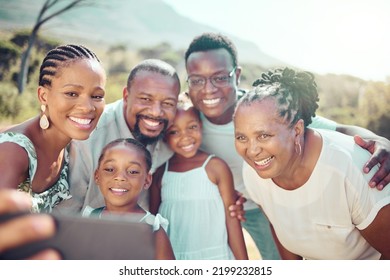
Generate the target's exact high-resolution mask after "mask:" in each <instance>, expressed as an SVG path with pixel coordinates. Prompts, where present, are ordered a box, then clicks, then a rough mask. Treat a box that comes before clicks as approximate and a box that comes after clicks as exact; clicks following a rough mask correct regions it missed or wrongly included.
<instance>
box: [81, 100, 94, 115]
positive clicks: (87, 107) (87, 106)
mask: <svg viewBox="0 0 390 280" xmlns="http://www.w3.org/2000/svg"><path fill="white" fill-rule="evenodd" d="M78 107H79V108H81V110H82V111H83V112H92V111H95V110H96V108H95V106H94V104H93V101H92V100H91V98H90V97H85V98H81V99H80V102H79V103H78Z"/></svg>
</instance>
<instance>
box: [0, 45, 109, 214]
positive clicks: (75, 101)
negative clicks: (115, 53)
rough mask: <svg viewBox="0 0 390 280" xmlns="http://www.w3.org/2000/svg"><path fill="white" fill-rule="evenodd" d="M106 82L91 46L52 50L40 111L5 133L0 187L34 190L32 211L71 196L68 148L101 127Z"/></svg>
mask: <svg viewBox="0 0 390 280" xmlns="http://www.w3.org/2000/svg"><path fill="white" fill-rule="evenodd" d="M105 82H106V75H105V71H104V69H103V67H102V65H101V63H100V61H99V59H98V58H97V56H96V55H95V54H94V53H93V52H92V51H90V50H89V49H87V48H86V47H84V46H80V45H64V46H59V47H57V48H55V49H52V50H51V51H49V52H48V53H47V55H46V57H45V58H44V60H43V62H42V65H41V67H40V74H39V86H38V89H37V93H38V99H39V102H40V104H41V113H40V115H39V116H36V117H34V118H32V119H29V120H27V121H25V122H23V123H21V124H19V125H16V126H13V127H11V128H9V129H8V130H6V131H5V132H3V133H1V134H0V190H1V189H18V190H22V191H25V192H28V193H30V194H31V196H32V201H33V205H32V211H33V212H51V210H52V208H53V207H54V206H55V205H57V204H58V203H59V202H61V201H62V200H66V199H69V198H70V197H71V196H70V193H69V185H68V182H67V178H68V154H67V151H66V147H67V146H68V144H69V143H70V142H71V140H72V139H78V140H85V139H87V138H88V137H89V135H90V133H91V132H92V130H93V129H94V128H95V127H96V124H97V122H98V120H99V117H100V115H101V114H102V112H103V109H104V105H105V102H104V94H105V89H104V88H105Z"/></svg>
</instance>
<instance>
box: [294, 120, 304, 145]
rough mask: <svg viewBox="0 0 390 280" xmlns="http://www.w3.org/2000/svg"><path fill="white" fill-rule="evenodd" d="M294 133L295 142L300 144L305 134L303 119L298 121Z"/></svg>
mask: <svg viewBox="0 0 390 280" xmlns="http://www.w3.org/2000/svg"><path fill="white" fill-rule="evenodd" d="M294 133H295V135H294V138H295V141H294V142H295V143H297V142H300V139H301V137H302V136H303V134H304V133H305V122H304V121H303V120H302V119H300V120H298V121H297V123H296V124H295V125H294Z"/></svg>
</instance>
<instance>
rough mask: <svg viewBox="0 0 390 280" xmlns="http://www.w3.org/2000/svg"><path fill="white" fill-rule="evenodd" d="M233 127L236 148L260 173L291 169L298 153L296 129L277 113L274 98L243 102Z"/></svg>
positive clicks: (274, 173)
mask: <svg viewBox="0 0 390 280" xmlns="http://www.w3.org/2000/svg"><path fill="white" fill-rule="evenodd" d="M234 127H235V146H236V150H237V152H238V153H239V154H240V156H241V157H243V158H244V160H245V161H246V162H247V163H248V164H249V165H250V166H251V167H252V168H253V169H255V170H256V172H257V174H258V175H259V176H260V177H262V178H264V179H267V178H277V177H278V176H283V175H285V174H286V173H288V172H289V169H290V166H291V165H292V163H293V161H294V159H295V158H296V157H297V153H296V152H295V139H296V135H297V131H296V127H295V126H294V127H293V128H290V127H289V123H288V122H286V121H285V120H284V119H283V118H281V117H280V116H279V115H278V110H277V107H276V104H275V101H274V99H272V98H267V99H263V100H262V101H255V102H253V103H251V104H241V105H240V106H239V107H238V108H237V110H236V113H235V116H234ZM298 133H299V132H298Z"/></svg>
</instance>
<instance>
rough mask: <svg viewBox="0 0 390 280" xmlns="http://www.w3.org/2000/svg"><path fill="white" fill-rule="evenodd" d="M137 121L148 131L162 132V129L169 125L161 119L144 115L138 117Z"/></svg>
mask: <svg viewBox="0 0 390 280" xmlns="http://www.w3.org/2000/svg"><path fill="white" fill-rule="evenodd" d="M137 119H138V122H139V123H143V126H144V128H145V129H147V130H152V131H155V130H160V129H161V127H164V126H165V125H166V124H168V121H167V120H165V119H160V118H151V117H148V116H144V115H137Z"/></svg>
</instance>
